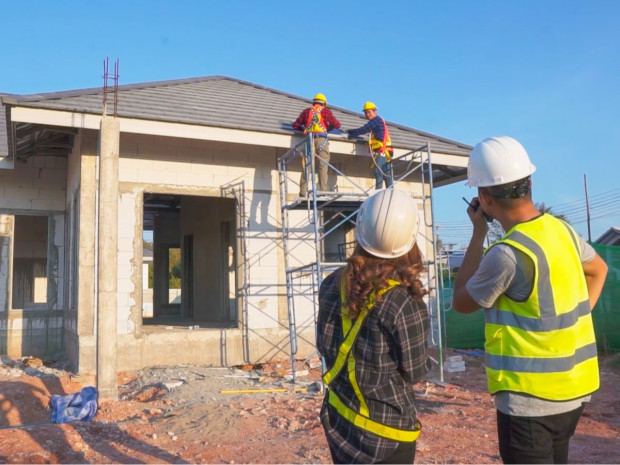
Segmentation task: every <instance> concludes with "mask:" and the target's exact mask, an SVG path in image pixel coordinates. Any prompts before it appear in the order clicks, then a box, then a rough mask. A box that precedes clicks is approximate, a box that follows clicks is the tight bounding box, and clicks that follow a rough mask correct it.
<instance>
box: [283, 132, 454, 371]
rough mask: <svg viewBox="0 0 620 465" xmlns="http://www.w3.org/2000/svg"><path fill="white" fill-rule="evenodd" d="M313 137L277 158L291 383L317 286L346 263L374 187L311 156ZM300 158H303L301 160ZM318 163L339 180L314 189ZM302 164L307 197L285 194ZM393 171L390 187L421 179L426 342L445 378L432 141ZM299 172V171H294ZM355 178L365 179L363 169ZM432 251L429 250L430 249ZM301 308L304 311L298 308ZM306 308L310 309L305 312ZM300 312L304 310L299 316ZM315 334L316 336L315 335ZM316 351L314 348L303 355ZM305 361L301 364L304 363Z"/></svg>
mask: <svg viewBox="0 0 620 465" xmlns="http://www.w3.org/2000/svg"><path fill="white" fill-rule="evenodd" d="M314 155H315V149H314V140H313V135H312V133H309V134H308V135H307V136H305V137H304V139H303V140H302V141H301V142H299V143H298V144H296V145H295V146H294V147H292V148H291V149H289V150H288V151H287V152H286V153H284V154H283V155H282V156H281V157H279V158H278V175H279V184H280V189H279V191H280V206H281V214H282V218H281V221H282V250H283V254H284V264H285V274H286V294H287V299H286V300H287V312H288V325H289V337H290V355H291V368H292V378H293V382H295V381H296V372H297V367H296V358H297V357H296V356H297V353H298V349H299V339H300V338H304V331H303V330H304V329H309V327H311V326H312V328H313V333H314V329H315V328H316V320H317V314H318V308H319V303H318V296H319V288H320V286H321V283H322V281H323V279H324V278H325V276H326V275H328V274H329V273H331V272H333V271H335V270H336V269H338V268H340V267H342V266H345V265H346V262H345V258H346V257H347V256H348V255H349V252H350V251H351V250H352V246H353V244H354V239H353V229H354V227H355V219H356V216H357V211H358V209H359V207H360V205H361V204H362V202H363V201H364V200H365V199H366V198H367V197H368V196H369V195H370V194H371V193H372V192H373V191H374V180H373V183H372V184H373V185H372V186H371V187H364V186H362V185H361V184H362V183H361V181H360V179H357V178H356V176H355V173H349V174H345V173H343V172H342V171H341V170H339V169H338V168H337V167H336V166H334V165H333V164H330V163H329V162H326V161H325V160H322V159H321V158H319V157H315V156H314ZM302 158H303V159H304V160H305V163H302ZM368 160H370V158H368ZM317 163H326V164H327V165H328V167H329V169H330V170H332V171H333V172H334V173H336V174H337V175H338V176H339V183H338V186H337V188H336V189H334V190H333V191H318V190H317V181H316V175H315V174H316V173H317V169H316V168H317ZM299 166H301V169H304V170H305V171H306V172H305V175H306V176H305V178H306V180H307V184H308V194H307V196H306V197H299V196H295V195H291V194H289V192H290V190H291V187H292V186H294V187H295V189H297V188H298V186H299V182H298V180H296V179H292V175H291V172H290V171H289V167H293V168H297V167H299ZM391 171H392V173H391V175H392V176H393V180H394V186H395V187H397V186H398V184H399V183H401V182H402V183H404V182H416V183H420V184H421V191H422V194H421V195H414V197H415V198H417V199H418V200H420V201H421V203H422V206H423V208H422V215H423V217H424V218H423V222H422V224H423V225H424V227H423V228H420V235H421V237H422V238H423V240H424V241H425V243H426V244H425V245H426V247H425V250H423V254H424V256H425V257H426V258H427V259H426V260H425V265H426V269H427V280H426V284H427V289H428V291H429V293H428V299H427V304H428V309H429V316H430V321H431V335H430V338H429V344H430V345H431V346H436V347H437V348H438V350H439V360H438V363H439V366H440V373H441V379H442V381H443V362H442V359H443V354H442V340H443V336H442V321H441V311H440V300H439V295H438V289H439V286H438V283H439V282H440V281H438V277H439V276H440V275H439V274H438V273H439V270H438V267H437V259H436V252H435V251H436V250H437V247H436V245H437V242H436V237H435V227H434V224H433V223H434V221H433V218H434V215H433V205H432V201H431V199H432V193H433V169H432V163H431V149H430V144H428V143H427V144H424V145H423V146H421V147H419V148H417V149H414V150H412V151H410V152H407V153H405V154H403V155H400V156H398V157H395V158H394V159H393V160H392V163H391ZM294 173H295V175H296V176H299V171H298V170H295V171H294ZM357 176H358V177H359V178H367V173H365V174H362V175H360V174H359V173H358V174H357ZM294 211H298V212H304V211H305V215H299V214H298V215H297V217H296V218H297V220H298V223H295V224H291V215H292V212H294ZM308 243H311V244H313V252H314V253H313V254H312V253H310V254H307V255H313V257H312V258H311V259H309V260H308V261H307V262H299V260H296V259H295V257H294V256H293V255H294V253H293V252H294V250H295V249H296V248H298V247H300V246H303V244H308ZM429 250H431V251H432V252H430V253H429V252H428V251H429ZM302 307H303V308H305V309H306V312H305V313H304V312H303V311H301V310H300V309H301V308H302ZM308 307H310V311H307V309H308ZM299 314H303V316H302V320H301V321H298V317H299ZM315 336H316V335H315ZM315 340H316V339H314V340H308V339H307V338H305V339H304V342H305V343H306V344H309V345H311V346H313V347H316V346H315ZM312 355H316V350H315V352H314V353H312V354H311V356H309V357H308V358H307V359H306V360H308V359H309V358H311V357H312ZM302 365H303V363H302Z"/></svg>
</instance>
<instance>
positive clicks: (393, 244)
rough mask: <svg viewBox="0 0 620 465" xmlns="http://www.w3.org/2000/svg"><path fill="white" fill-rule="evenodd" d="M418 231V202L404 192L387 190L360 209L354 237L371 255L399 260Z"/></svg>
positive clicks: (413, 241) (373, 197) (366, 202)
mask: <svg viewBox="0 0 620 465" xmlns="http://www.w3.org/2000/svg"><path fill="white" fill-rule="evenodd" d="M419 228H420V220H419V218H418V205H417V202H416V201H415V200H414V199H413V198H412V197H411V196H410V195H409V194H407V193H406V192H404V191H401V190H398V189H394V188H388V189H384V190H380V191H378V192H375V193H374V194H372V195H371V196H370V197H368V198H367V199H366V200H365V201H364V203H362V205H361V206H360V209H359V211H358V212H357V221H356V224H355V238H356V239H357V242H358V243H359V245H360V246H361V247H362V248H363V249H364V250H365V251H366V252H368V253H369V254H371V255H374V256H376V257H381V258H396V257H400V256H402V255H405V254H406V253H407V252H409V251H410V250H411V248H412V247H413V244H414V243H415V240H416V236H417V235H418V229H419Z"/></svg>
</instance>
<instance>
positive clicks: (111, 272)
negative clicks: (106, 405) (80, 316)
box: [97, 116, 120, 400]
mask: <svg viewBox="0 0 620 465" xmlns="http://www.w3.org/2000/svg"><path fill="white" fill-rule="evenodd" d="M99 137H100V140H99V225H98V229H97V231H98V244H97V246H98V249H99V256H98V266H97V276H98V292H97V389H98V390H99V398H100V399H109V400H116V399H117V398H118V385H117V378H116V371H117V368H116V350H117V347H116V332H117V274H118V273H117V260H118V155H119V151H120V124H119V121H118V120H117V119H116V118H111V117H106V116H104V117H103V118H102V120H101V131H100V134H99Z"/></svg>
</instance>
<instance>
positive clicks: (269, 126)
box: [0, 76, 471, 379]
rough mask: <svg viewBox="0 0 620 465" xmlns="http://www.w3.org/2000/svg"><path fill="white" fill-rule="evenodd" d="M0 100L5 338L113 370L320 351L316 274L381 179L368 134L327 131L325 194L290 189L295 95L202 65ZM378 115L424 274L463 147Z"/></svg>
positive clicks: (0, 297)
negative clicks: (197, 74)
mask: <svg viewBox="0 0 620 465" xmlns="http://www.w3.org/2000/svg"><path fill="white" fill-rule="evenodd" d="M1 104H2V105H1V107H0V353H2V354H8V355H10V356H13V357H19V356H25V355H36V356H39V357H43V358H49V357H55V356H58V355H59V354H60V355H62V356H63V357H65V358H66V359H68V360H69V361H70V362H71V364H72V367H73V369H74V370H75V371H76V372H79V373H86V374H88V373H98V375H100V376H101V375H102V373H103V374H104V375H105V373H108V377H109V378H110V379H111V377H112V376H115V375H116V371H118V370H129V369H138V368H142V367H145V366H149V365H156V364H159V365H166V364H180V363H187V364H212V365H216V366H225V365H236V364H242V363H259V362H262V361H267V360H274V359H285V358H288V357H291V355H293V360H294V359H295V358H302V357H307V356H308V355H310V354H312V352H313V350H314V347H313V344H314V325H313V321H314V320H313V318H314V315H315V312H316V301H315V293H316V289H317V286H318V285H319V284H320V280H321V279H322V277H324V276H325V273H328V272H330V271H331V270H332V269H333V267H335V266H339V264H340V263H341V262H342V260H343V259H344V257H345V256H346V253H347V247H348V244H349V243H350V242H351V241H352V228H353V220H354V218H355V211H356V209H357V207H358V206H359V204H360V202H361V201H362V200H363V199H364V198H365V196H367V195H368V193H370V192H372V190H373V189H374V183H375V181H374V177H373V175H372V172H371V170H370V169H369V160H370V159H369V157H368V147H367V145H366V143H365V142H364V141H362V140H354V141H351V140H347V138H346V137H345V136H344V134H343V133H341V132H336V133H335V134H330V152H331V160H330V166H331V169H330V182H329V184H330V187H331V189H332V192H330V193H324V194H322V195H318V194H321V193H318V192H316V189H315V188H316V186H314V184H312V186H311V188H310V194H309V197H308V198H307V199H299V198H298V197H297V195H298V191H299V187H298V186H299V177H300V173H301V169H302V164H301V158H302V157H303V156H307V155H308V154H307V153H306V152H304V151H305V150H306V149H305V148H304V147H307V144H306V143H305V141H304V139H303V137H302V136H301V135H300V134H298V133H295V132H294V131H293V130H292V128H291V123H292V121H293V120H294V119H295V118H296V117H297V115H298V114H299V113H300V112H301V111H302V110H303V109H304V108H305V107H307V106H309V105H310V100H308V99H305V98H301V97H298V96H295V95H291V94H287V93H285V92H281V91H278V90H275V89H270V88H266V87H262V86H259V85H256V84H252V83H249V82H244V81H240V80H237V79H232V78H228V77H220V76H211V77H203V78H192V79H182V80H173V81H165V82H150V83H144V84H131V85H122V86H114V87H113V88H112V89H110V88H107V87H106V86H104V88H95V89H83V90H74V91H63V92H55V93H45V94H36V95H6V94H2V95H1ZM330 109H331V110H332V111H333V113H334V115H335V116H336V118H337V119H338V120H339V121H340V122H341V124H342V127H343V128H354V127H359V126H361V125H363V124H364V123H365V122H366V120H365V119H364V118H363V116H362V115H360V114H359V113H356V112H353V111H349V110H345V109H341V108H337V107H333V106H331V105H330ZM388 128H389V131H390V134H391V137H392V142H393V145H394V148H395V159H396V160H395V162H394V164H393V166H394V177H395V179H396V181H397V183H396V188H399V189H404V190H406V191H407V192H410V193H411V195H413V196H415V197H416V198H419V199H420V205H421V207H420V212H419V214H420V215H421V218H422V219H423V224H424V225H425V226H426V227H425V228H424V229H423V231H422V234H421V238H420V246H421V250H422V251H423V253H425V254H426V259H427V263H428V264H429V265H431V266H430V267H429V270H430V271H429V287H432V277H433V276H432V274H433V272H432V264H433V263H434V239H433V229H434V228H433V225H432V222H433V219H432V201H431V200H432V189H433V188H437V187H441V186H443V185H447V184H451V183H454V182H457V181H460V180H463V179H465V176H466V166H467V157H468V154H469V152H470V150H471V147H469V146H467V145H465V144H461V143H458V142H454V141H452V140H448V139H445V138H442V137H439V136H435V135H431V134H427V133H424V132H421V131H418V130H415V129H412V128H408V127H405V126H402V125H398V124H395V123H388ZM304 154H305V155H304ZM309 169H311V170H312V169H313V165H312V164H309ZM145 241H146V242H145ZM147 242H148V243H151V244H152V246H151V245H149V244H147V245H149V247H148V248H146V249H145V248H144V245H145V243H147ZM145 250H147V251H148V250H151V251H152V256H145V255H146V254H145ZM149 255H150V254H149ZM150 261H152V265H150V266H149V265H148V263H149V262H150ZM431 298H432V297H431ZM429 303H431V302H429ZM104 367H105V368H104ZM102 370H104V371H103V372H102Z"/></svg>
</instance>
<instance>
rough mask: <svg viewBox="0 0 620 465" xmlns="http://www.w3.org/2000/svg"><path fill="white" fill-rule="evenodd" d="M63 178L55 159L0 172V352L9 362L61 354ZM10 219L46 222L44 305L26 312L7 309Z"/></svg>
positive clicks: (63, 164) (62, 163)
mask: <svg viewBox="0 0 620 465" xmlns="http://www.w3.org/2000/svg"><path fill="white" fill-rule="evenodd" d="M66 177H67V160H66V159H65V158H59V157H45V156H33V157H30V158H29V159H28V160H27V161H26V163H23V162H17V163H15V164H14V168H13V169H9V170H0V217H1V218H2V219H1V223H2V228H1V229H2V230H3V232H2V233H0V312H3V313H4V314H5V317H4V318H2V323H3V324H2V327H1V328H0V341H2V343H1V344H0V351H2V353H6V354H8V355H10V356H15V357H17V356H23V355H36V356H46V355H50V354H54V353H58V352H60V351H62V349H63V335H62V333H63V329H62V326H63V321H62V312H63V305H64V286H65V282H64V280H65V268H64V266H65V263H64V240H65V238H64V211H65V199H66V190H65V186H66ZM15 215H37V216H45V217H48V237H47V249H46V250H42V251H40V253H41V254H42V255H43V256H46V257H47V261H48V267H47V270H48V276H47V289H46V290H45V289H44V292H46V293H47V303H46V304H41V305H40V306H37V309H31V310H27V311H23V310H12V309H9V308H8V307H9V302H10V298H9V296H10V292H12V289H11V283H10V279H9V277H10V269H11V268H12V263H11V261H12V253H11V247H13V245H12V243H13V241H14V238H13V234H14V231H13V229H12V227H11V228H9V227H7V225H9V223H11V224H12V222H13V221H14V216H15ZM32 252H34V251H32ZM41 307H42V308H41Z"/></svg>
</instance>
